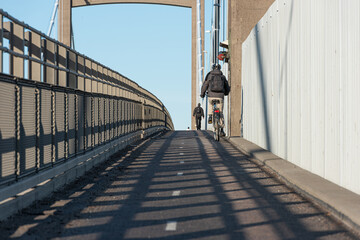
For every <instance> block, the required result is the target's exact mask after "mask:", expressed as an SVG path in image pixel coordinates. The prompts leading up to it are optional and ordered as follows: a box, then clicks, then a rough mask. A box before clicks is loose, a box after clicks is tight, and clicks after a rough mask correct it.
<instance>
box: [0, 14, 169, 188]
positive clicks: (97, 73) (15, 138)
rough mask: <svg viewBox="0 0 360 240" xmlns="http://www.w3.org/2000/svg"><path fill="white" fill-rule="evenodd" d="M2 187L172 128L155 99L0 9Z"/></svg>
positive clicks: (0, 165)
mask: <svg viewBox="0 0 360 240" xmlns="http://www.w3.org/2000/svg"><path fill="white" fill-rule="evenodd" d="M0 72H1V73H0V102H1V104H0V185H4V184H6V183H11V182H14V181H17V180H18V179H20V178H23V177H26V176H28V175H32V174H36V173H37V172H39V171H42V170H44V169H48V168H52V167H54V166H55V165H57V164H61V163H64V162H66V161H67V160H68V159H70V158H72V157H76V156H77V155H79V154H83V153H85V152H89V151H91V150H93V149H95V148H96V147H98V146H100V145H104V144H106V143H109V142H112V141H117V139H119V138H121V137H124V136H127V135H131V134H133V133H139V134H143V132H144V131H145V130H146V129H150V128H154V127H157V128H159V129H161V128H163V129H173V123H172V120H171V117H170V114H169V112H168V111H167V109H166V108H165V106H164V105H163V104H162V102H161V101H160V100H159V99H158V98H156V96H154V95H153V94H151V93H150V92H148V91H147V90H145V89H143V88H142V87H140V86H139V85H138V84H136V83H135V82H133V81H131V80H130V79H128V78H126V77H125V76H123V75H121V74H119V73H117V72H115V71H113V70H111V69H109V68H107V67H105V66H104V65H101V64H100V63H98V62H96V61H94V60H92V59H90V58H88V57H86V56H84V55H82V54H80V53H78V52H76V51H74V50H72V49H70V48H69V47H68V46H65V45H63V44H61V43H60V42H57V41H56V40H54V39H51V38H49V37H47V36H46V35H45V34H43V33H41V32H39V31H37V30H36V29H33V28H32V27H30V26H28V25H26V24H25V23H23V22H20V21H19V20H17V19H15V18H13V17H12V16H10V15H9V14H7V13H6V12H4V11H3V10H1V9H0Z"/></svg>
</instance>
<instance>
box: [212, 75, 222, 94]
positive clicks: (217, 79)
mask: <svg viewBox="0 0 360 240" xmlns="http://www.w3.org/2000/svg"><path fill="white" fill-rule="evenodd" d="M210 91H211V92H219V93H223V92H224V80H223V79H222V78H221V75H218V74H216V75H213V76H212V78H211V80H210Z"/></svg>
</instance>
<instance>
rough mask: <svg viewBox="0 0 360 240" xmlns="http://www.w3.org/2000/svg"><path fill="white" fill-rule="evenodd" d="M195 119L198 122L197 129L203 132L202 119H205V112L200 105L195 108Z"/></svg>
mask: <svg viewBox="0 0 360 240" xmlns="http://www.w3.org/2000/svg"><path fill="white" fill-rule="evenodd" d="M193 117H194V118H195V120H196V121H195V122H196V129H197V130H201V118H204V110H203V109H202V107H201V105H200V103H199V104H198V106H197V107H196V108H194V112H193Z"/></svg>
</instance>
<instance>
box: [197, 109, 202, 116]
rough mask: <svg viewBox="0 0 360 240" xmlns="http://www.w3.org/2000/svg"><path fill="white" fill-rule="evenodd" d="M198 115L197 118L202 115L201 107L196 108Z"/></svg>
mask: <svg viewBox="0 0 360 240" xmlns="http://www.w3.org/2000/svg"><path fill="white" fill-rule="evenodd" d="M196 115H197V116H200V115H201V108H199V107H197V108H196Z"/></svg>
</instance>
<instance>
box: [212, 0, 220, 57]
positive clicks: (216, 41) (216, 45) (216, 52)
mask: <svg viewBox="0 0 360 240" xmlns="http://www.w3.org/2000/svg"><path fill="white" fill-rule="evenodd" d="M219 17H220V0H215V2H214V23H213V25H214V26H213V31H214V40H213V44H214V45H213V62H214V63H218V62H219V60H218V59H217V56H218V55H219V43H220V42H219V31H220V24H219V23H220V21H219V20H220V19H219Z"/></svg>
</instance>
